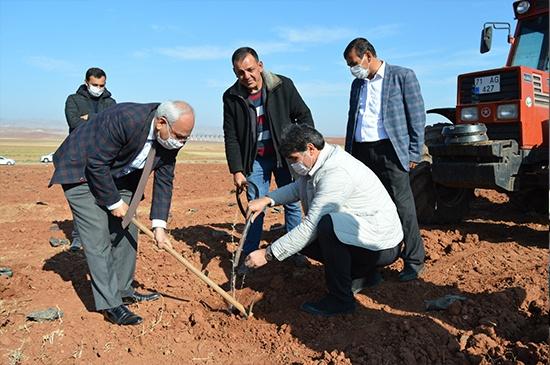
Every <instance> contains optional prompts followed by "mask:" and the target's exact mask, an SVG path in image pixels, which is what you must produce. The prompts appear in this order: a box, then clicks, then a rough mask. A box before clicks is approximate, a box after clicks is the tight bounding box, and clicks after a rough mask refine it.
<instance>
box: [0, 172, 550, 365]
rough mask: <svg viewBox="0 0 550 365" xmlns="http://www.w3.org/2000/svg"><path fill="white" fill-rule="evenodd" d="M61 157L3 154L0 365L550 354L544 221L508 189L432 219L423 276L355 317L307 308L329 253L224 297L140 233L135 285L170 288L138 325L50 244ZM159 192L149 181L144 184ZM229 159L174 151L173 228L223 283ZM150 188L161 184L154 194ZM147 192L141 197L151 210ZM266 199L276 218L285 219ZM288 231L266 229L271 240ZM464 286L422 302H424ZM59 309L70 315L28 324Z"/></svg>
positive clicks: (460, 360) (263, 275) (506, 358)
mask: <svg viewBox="0 0 550 365" xmlns="http://www.w3.org/2000/svg"><path fill="white" fill-rule="evenodd" d="M52 171H53V167H52V166H51V165H27V166H14V167H5V166H0V202H1V207H2V209H1V210H0V266H7V267H10V268H12V269H13V271H14V275H13V277H11V278H8V277H6V276H0V363H2V364H150V363H153V362H161V363H163V364H351V363H353V364H478V363H481V364H545V363H547V361H548V352H549V347H548V344H547V342H546V341H547V338H548V280H547V278H548V261H547V259H548V220H547V217H545V216H539V215H536V214H534V213H524V212H520V211H517V210H515V209H514V208H513V207H512V206H510V205H509V204H508V203H507V198H506V196H505V195H502V194H499V193H496V192H494V191H488V190H480V191H478V192H477V195H478V196H477V198H476V200H475V202H474V207H473V209H472V214H471V215H470V216H469V219H468V220H467V221H466V222H465V223H463V224H459V225H455V226H424V227H422V236H423V237H424V240H425V245H426V250H427V254H428V258H427V262H426V271H425V273H424V275H423V276H422V279H421V280H418V281H415V282H409V283H400V282H398V280H397V274H398V270H399V269H401V263H400V262H398V263H396V264H394V265H393V266H392V267H389V268H386V269H384V270H383V275H384V278H385V281H384V282H383V283H382V284H381V285H379V286H378V287H376V288H373V289H370V290H365V291H364V292H363V293H361V294H359V295H357V300H358V303H359V306H358V310H357V311H356V313H355V314H353V315H347V316H340V317H335V318H329V319H326V318H315V317H312V316H309V315H308V314H305V313H302V312H300V311H299V305H300V304H301V303H302V302H303V301H305V300H309V299H315V298H318V297H320V296H322V295H323V293H324V278H323V270H322V266H320V265H318V264H315V263H314V264H312V266H311V267H310V268H306V269H295V268H293V267H292V266H291V265H289V264H287V263H275V264H270V265H268V266H266V267H264V268H262V269H260V270H259V271H257V272H256V273H255V274H254V275H253V276H251V275H249V277H247V278H246V279H245V283H244V285H243V287H242V288H240V289H239V290H238V292H237V298H238V300H239V301H240V302H242V303H243V304H244V305H245V306H246V307H249V305H250V304H251V303H252V302H254V303H255V304H254V306H253V312H254V316H253V318H250V319H248V320H244V319H240V318H239V317H238V316H235V315H232V314H228V312H227V311H226V308H227V305H226V303H225V302H224V301H223V300H222V299H221V297H220V296H219V295H218V294H216V293H215V292H214V291H213V290H211V289H209V288H208V287H207V286H206V285H205V284H204V283H203V282H201V281H199V280H198V279H197V278H196V277H195V276H193V275H192V274H191V273H190V272H189V271H187V270H186V269H185V268H184V267H183V266H182V265H181V264H179V263H178V262H177V261H176V260H175V259H174V258H172V257H171V256H169V255H168V254H167V253H164V252H161V251H158V250H157V249H155V248H154V246H153V245H152V244H151V243H150V242H149V241H148V239H147V237H146V236H145V235H143V234H142V235H141V236H140V240H139V243H140V246H139V257H138V269H137V272H136V276H135V280H136V282H135V284H136V286H137V287H139V288H141V290H158V291H160V292H161V293H163V294H164V297H163V298H162V300H159V301H156V302H151V303H145V304H139V305H134V306H132V307H131V308H132V309H133V310H134V311H135V312H136V313H138V314H140V315H141V316H143V317H144V322H143V324H142V325H139V326H135V327H122V326H115V325H112V324H110V323H108V322H106V321H105V320H104V319H103V317H102V315H101V314H99V313H96V312H93V299H92V295H91V288H90V282H89V278H88V270H87V265H86V262H85V259H84V255H83V254H82V252H79V253H71V252H69V251H68V250H67V247H66V246H64V247H57V248H54V247H51V246H50V245H49V243H48V239H49V238H50V237H57V238H65V237H69V235H70V232H71V228H72V223H71V219H72V218H71V215H70V211H69V209H68V206H67V204H66V202H65V199H64V197H63V194H62V191H61V188H60V187H59V186H55V187H53V188H51V189H48V188H47V187H46V186H47V183H48V179H49V178H50V176H51V173H52ZM149 189H150V186H149ZM231 189H232V184H231V178H230V176H229V173H228V171H227V168H226V166H225V165H222V164H178V167H177V176H176V181H175V191H174V199H173V206H172V217H171V221H170V223H169V224H170V227H172V234H173V236H174V237H175V239H176V242H175V243H174V247H175V248H176V249H177V250H178V251H179V252H181V253H182V255H183V256H184V257H186V258H187V259H188V260H190V261H191V262H192V263H194V264H195V266H196V267H199V268H201V269H202V270H203V271H204V272H206V273H207V274H208V276H209V277H210V278H211V279H212V280H214V281H215V282H217V283H219V284H220V285H224V287H227V282H228V278H229V271H230V266H231V252H233V251H234V249H235V247H236V243H237V242H238V239H239V238H240V232H241V231H242V228H243V218H242V217H241V216H240V215H239V213H238V212H237V211H238V210H237V207H236V205H235V204H234V202H235V199H234V195H233V194H232V193H231V192H230V191H231ZM147 196H148V197H150V191H149V193H148V194H147ZM546 198H547V197H541V199H546ZM148 209H149V205H148V201H147V200H146V201H145V202H144V204H143V206H142V207H140V214H141V216H142V217H143V219H144V220H145V218H146V217H147V214H148ZM282 220H283V217H282V213H278V212H274V211H272V212H270V214H269V216H268V218H267V219H266V227H267V228H268V229H269V227H270V226H271V227H274V228H275V227H277V226H278V224H280V223H282ZM280 234H281V230H272V231H268V232H266V234H265V235H264V238H265V239H266V240H267V241H271V240H273V239H274V238H276V237H277V236H278V235H280ZM446 294H460V295H463V296H465V297H466V298H467V300H466V301H464V302H462V303H460V302H459V303H456V304H454V305H452V306H451V307H450V308H449V309H447V310H444V311H438V312H427V311H425V309H424V300H428V299H435V298H438V297H441V296H444V295H446ZM47 307H59V308H60V309H61V310H62V311H63V312H64V317H63V318H62V319H61V320H56V321H53V322H43V323H36V322H29V321H26V319H25V316H26V314H28V313H29V312H31V311H33V310H36V309H45V308H47Z"/></svg>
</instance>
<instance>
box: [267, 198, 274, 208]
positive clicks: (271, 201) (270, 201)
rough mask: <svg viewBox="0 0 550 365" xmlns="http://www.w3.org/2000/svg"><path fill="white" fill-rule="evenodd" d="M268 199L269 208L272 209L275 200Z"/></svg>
mask: <svg viewBox="0 0 550 365" xmlns="http://www.w3.org/2000/svg"><path fill="white" fill-rule="evenodd" d="M268 199H269V206H270V207H274V206H275V200H273V199H271V198H270V197H268Z"/></svg>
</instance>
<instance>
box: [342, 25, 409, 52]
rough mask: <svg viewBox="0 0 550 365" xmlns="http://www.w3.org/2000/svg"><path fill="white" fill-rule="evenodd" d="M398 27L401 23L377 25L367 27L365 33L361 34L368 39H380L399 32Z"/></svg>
mask: <svg viewBox="0 0 550 365" xmlns="http://www.w3.org/2000/svg"><path fill="white" fill-rule="evenodd" d="M400 28H401V25H399V24H384V25H379V26H377V27H374V28H368V30H367V33H366V34H365V35H361V36H362V37H365V38H367V39H368V40H369V41H370V40H371V39H380V38H385V37H390V36H394V35H397V34H399V32H400ZM350 41H351V39H350ZM373 43H374V42H373ZM375 48H376V44H375Z"/></svg>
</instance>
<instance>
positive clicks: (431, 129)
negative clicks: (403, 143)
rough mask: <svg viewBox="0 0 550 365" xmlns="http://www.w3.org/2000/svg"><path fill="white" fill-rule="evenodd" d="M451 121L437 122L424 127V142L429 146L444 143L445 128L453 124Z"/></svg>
mask: <svg viewBox="0 0 550 365" xmlns="http://www.w3.org/2000/svg"><path fill="white" fill-rule="evenodd" d="M452 125H453V124H451V123H436V124H433V125H429V126H427V127H426V128H425V129H424V143H425V144H426V146H428V148H430V146H432V145H434V144H443V143H444V142H445V136H444V135H443V134H442V131H443V128H445V127H449V126H452Z"/></svg>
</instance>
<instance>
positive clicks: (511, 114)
mask: <svg viewBox="0 0 550 365" xmlns="http://www.w3.org/2000/svg"><path fill="white" fill-rule="evenodd" d="M517 118H518V106H517V104H502V105H499V106H498V107H497V119H517Z"/></svg>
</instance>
